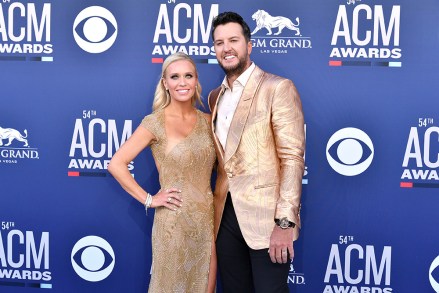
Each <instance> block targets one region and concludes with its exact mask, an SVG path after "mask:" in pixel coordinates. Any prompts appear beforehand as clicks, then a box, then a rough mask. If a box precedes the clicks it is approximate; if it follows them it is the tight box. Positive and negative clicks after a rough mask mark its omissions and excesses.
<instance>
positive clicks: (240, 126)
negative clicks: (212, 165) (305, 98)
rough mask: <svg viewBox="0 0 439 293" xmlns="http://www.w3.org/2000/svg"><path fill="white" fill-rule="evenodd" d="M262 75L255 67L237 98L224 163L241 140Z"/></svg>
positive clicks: (233, 152)
mask: <svg viewBox="0 0 439 293" xmlns="http://www.w3.org/2000/svg"><path fill="white" fill-rule="evenodd" d="M263 76H264V71H262V70H261V69H260V68H259V67H258V66H256V67H255V69H254V70H253V72H252V74H251V75H250V78H249V80H248V82H247V84H246V85H245V88H244V91H243V92H242V95H241V98H240V99H239V103H238V106H237V107H236V111H235V114H234V115H233V119H232V123H231V124H230V129H229V133H228V135H227V142H226V149H225V156H224V163H226V162H227V161H228V160H230V158H231V157H232V156H233V154H235V152H236V149H237V148H238V145H239V142H240V140H241V136H242V132H243V131H244V127H245V124H246V122H247V117H248V114H249V112H250V107H251V105H252V102H253V99H254V97H255V95H256V92H257V90H258V88H259V86H260V83H261V81H262V77H263Z"/></svg>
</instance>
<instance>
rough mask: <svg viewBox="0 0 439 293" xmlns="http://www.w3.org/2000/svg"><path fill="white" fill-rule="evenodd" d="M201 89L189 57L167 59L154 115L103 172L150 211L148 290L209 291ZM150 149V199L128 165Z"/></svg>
mask: <svg viewBox="0 0 439 293" xmlns="http://www.w3.org/2000/svg"><path fill="white" fill-rule="evenodd" d="M200 94H201V86H200V83H199V81H198V73H197V70H196V66H195V63H194V62H193V60H192V59H191V58H190V57H189V56H188V55H186V54H184V53H175V54H173V55H170V56H169V57H168V58H166V60H165V62H164V63H163V66H162V78H161V79H160V81H159V83H158V85H157V88H156V91H155V96H154V102H153V113H152V114H150V115H148V116H146V117H145V118H144V119H143V121H142V123H141V124H140V126H139V127H138V128H137V129H136V131H135V132H134V133H133V135H132V136H131V137H130V138H129V139H128V140H127V141H126V142H125V143H124V144H123V145H122V146H121V148H120V149H119V150H118V151H117V152H116V154H115V155H114V156H113V158H112V160H111V162H110V164H109V166H108V171H109V172H110V173H111V174H112V175H113V176H114V177H115V178H116V180H117V181H118V182H119V183H120V185H121V186H122V187H123V189H125V190H126V191H127V192H128V193H129V194H130V195H131V196H133V197H134V198H135V199H137V200H138V201H139V202H140V203H142V204H144V205H145V207H146V208H147V209H148V208H155V216H154V224H153V230H152V253H153V270H152V276H151V281H150V285H149V292H200V293H205V292H214V291H215V281H216V254H215V247H214V245H215V244H214V241H213V198H212V191H211V187H210V177H211V172H212V169H213V164H214V161H215V149H214V146H213V141H212V134H211V131H210V127H209V124H210V115H207V114H205V113H203V112H201V111H200V110H197V109H196V108H195V106H196V104H197V103H201V99H200ZM147 146H150V147H151V150H152V153H153V156H154V160H155V163H156V167H157V170H158V172H159V180H160V187H161V189H160V191H159V192H158V193H157V194H156V195H151V194H149V193H148V192H147V191H146V190H144V189H143V188H142V187H141V186H140V185H139V184H138V183H137V182H136V181H135V179H134V178H133V177H132V176H131V174H130V173H129V171H128V164H129V162H131V161H132V160H133V159H134V158H135V157H136V156H137V155H138V154H139V153H140V152H141V151H142V150H143V149H144V148H145V147H147Z"/></svg>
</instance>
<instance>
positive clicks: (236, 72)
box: [218, 58, 246, 76]
mask: <svg viewBox="0 0 439 293" xmlns="http://www.w3.org/2000/svg"><path fill="white" fill-rule="evenodd" d="M238 60H239V62H238V64H236V65H234V66H230V67H224V66H223V64H222V63H221V62H218V63H219V65H220V66H221V68H222V69H223V70H224V72H225V73H226V75H227V76H240V75H241V74H242V73H243V72H244V71H245V66H246V60H245V58H238Z"/></svg>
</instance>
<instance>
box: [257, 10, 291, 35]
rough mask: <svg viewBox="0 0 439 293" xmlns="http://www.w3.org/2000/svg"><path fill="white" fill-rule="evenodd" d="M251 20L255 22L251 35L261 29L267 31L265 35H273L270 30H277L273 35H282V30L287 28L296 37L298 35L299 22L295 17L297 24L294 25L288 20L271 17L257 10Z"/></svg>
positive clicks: (280, 17) (281, 17)
mask: <svg viewBox="0 0 439 293" xmlns="http://www.w3.org/2000/svg"><path fill="white" fill-rule="evenodd" d="M252 19H253V20H254V21H256V28H255V29H254V30H253V32H252V35H253V34H255V33H256V32H257V31H259V30H260V29H262V28H266V29H267V30H268V33H267V35H271V34H273V32H272V31H271V29H274V28H278V31H277V32H276V33H275V34H274V35H279V34H280V33H282V30H283V29H284V28H288V29H290V30H292V31H295V32H296V36H298V35H300V29H299V24H300V20H299V18H298V17H296V21H297V24H294V23H293V22H292V21H291V20H290V19H288V18H286V17H283V16H271V15H270V14H269V13H268V12H266V11H265V10H258V11H256V12H255V13H253V15H252Z"/></svg>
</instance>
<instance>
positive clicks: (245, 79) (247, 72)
mask: <svg viewBox="0 0 439 293" xmlns="http://www.w3.org/2000/svg"><path fill="white" fill-rule="evenodd" d="M255 67H256V65H255V63H254V62H252V64H251V65H250V66H249V67H248V68H247V69H246V70H245V71H244V72H243V73H241V75H240V76H239V77H238V78H237V79H236V80H235V82H236V81H238V82H239V83H240V84H241V86H242V87H245V85H246V84H247V82H248V80H249V79H250V75H251V74H252V72H253V70H254V69H255ZM222 85H223V86H224V87H225V88H226V89H230V87H229V84H228V82H227V76H224V79H223V82H222Z"/></svg>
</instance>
